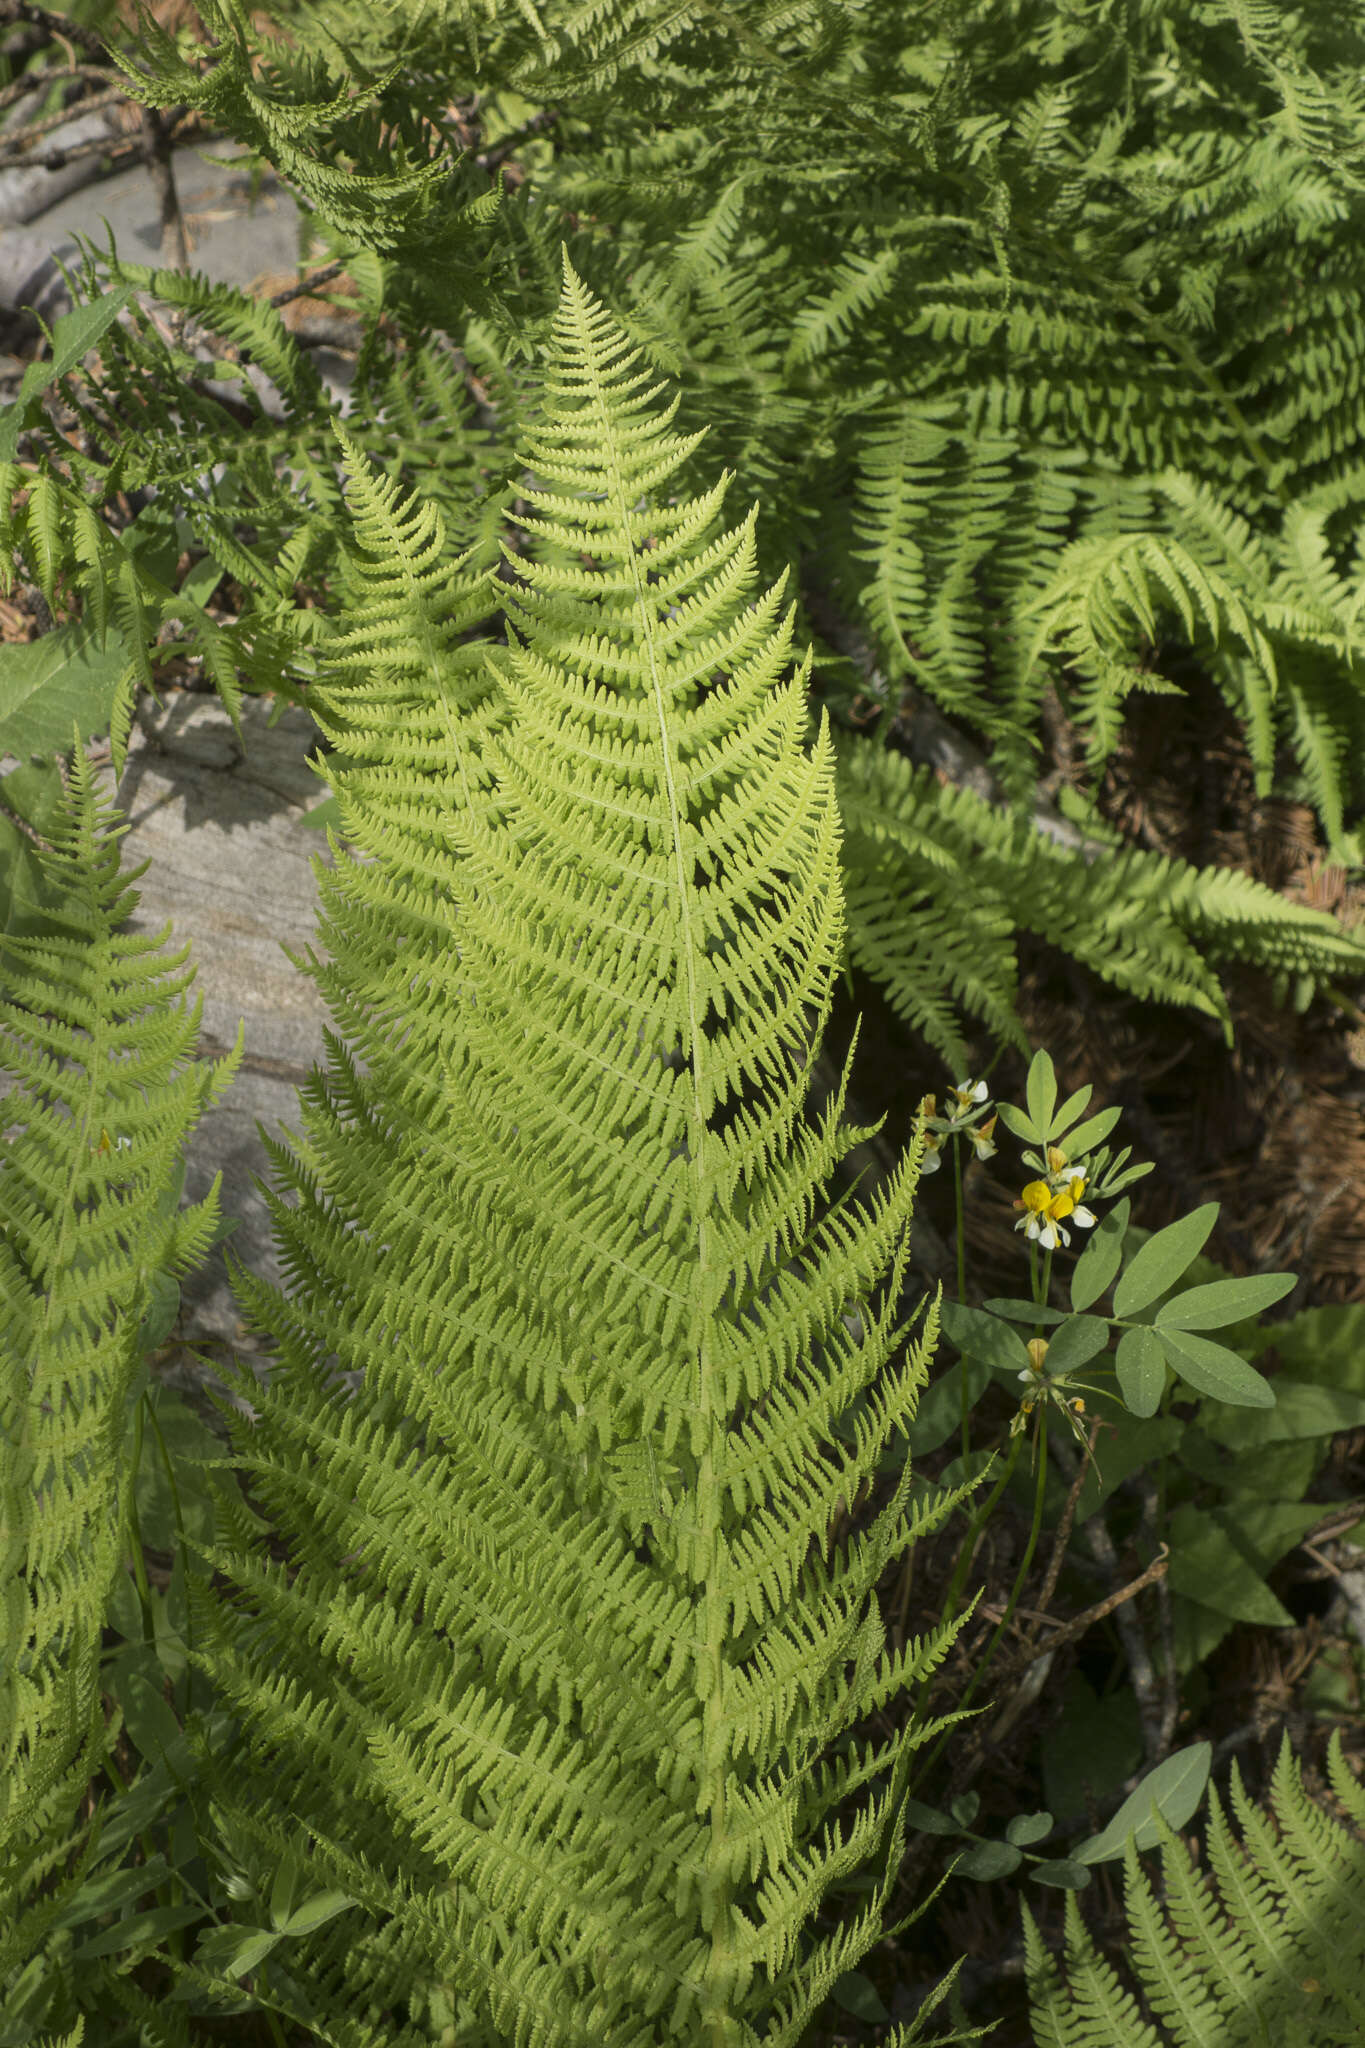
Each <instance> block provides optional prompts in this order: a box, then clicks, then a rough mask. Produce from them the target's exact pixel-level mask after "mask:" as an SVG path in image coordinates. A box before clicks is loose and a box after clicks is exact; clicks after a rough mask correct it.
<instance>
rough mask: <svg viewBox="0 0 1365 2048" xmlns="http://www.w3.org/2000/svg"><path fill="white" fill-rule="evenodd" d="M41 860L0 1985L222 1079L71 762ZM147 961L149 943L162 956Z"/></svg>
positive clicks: (67, 1735) (3, 1334) (14, 1309)
mask: <svg viewBox="0 0 1365 2048" xmlns="http://www.w3.org/2000/svg"><path fill="white" fill-rule="evenodd" d="M50 830H51V843H52V850H51V851H50V853H48V854H47V855H46V856H45V857H44V865H45V867H46V869H47V871H48V873H49V876H50V878H51V879H52V881H53V882H54V884H55V885H57V887H58V888H59V890H60V905H61V907H60V910H59V912H58V913H57V915H56V918H55V922H56V924H57V926H58V930H57V931H56V932H55V933H54V934H53V935H52V936H48V937H43V938H24V937H17V936H14V935H10V936H8V937H6V938H4V939H3V940H0V954H2V955H3V963H4V974H5V989H6V992H5V996H4V999H3V1001H0V1032H3V1038H0V1061H2V1062H3V1066H4V1068H5V1071H6V1073H7V1074H8V1076H9V1077H10V1078H11V1083H12V1086H11V1090H10V1092H9V1093H8V1094H7V1095H6V1097H5V1122H6V1124H7V1126H8V1130H7V1133H6V1135H5V1138H4V1140H3V1145H2V1146H0V1356H2V1357H3V1360H4V1379H3V1388H2V1390H0V1401H2V1402H3V1414H0V1481H2V1483H3V1529H4V1552H3V1558H2V1559H0V1579H2V1582H3V1598H4V1608H5V1629H4V1643H5V1651H4V1665H3V1673H2V1674H0V1760H2V1762H3V1769H0V1982H3V1981H4V1979H5V1977H6V1974H7V1971H8V1970H9V1969H10V1968H12V1967H13V1965H14V1964H15V1962H16V1961H17V1960H19V1953H18V1951H17V1950H16V1949H15V1947H14V1946H13V1944H14V1943H15V1942H16V1941H19V1942H22V1940H23V1939H24V1938H25V1936H24V1927H23V1923H22V1922H21V1923H20V1924H19V1927H18V1929H17V1930H16V1925H15V1921H14V1917H13V1909H14V1907H15V1903H16V1901H17V1899H18V1898H19V1897H20V1896H21V1895H22V1891H23V1888H24V1885H25V1883H26V1881H31V1880H32V1877H33V1871H32V1869H31V1868H30V1867H29V1866H30V1865H32V1864H34V1863H35V1862H36V1861H37V1860H39V1857H40V1849H41V1847H42V1845H44V1844H50V1842H51V1841H53V1840H61V1839H63V1838H64V1834H65V1830H66V1829H67V1827H68V1825H69V1824H70V1822H71V1820H72V1819H73V1817H74V1814H75V1807H76V1802H77V1799H78V1798H79V1795H80V1793H81V1792H82V1791H83V1790H84V1788H85V1784H86V1781H87V1778H88V1775H89V1772H90V1769H91V1767H92V1764H94V1763H96V1762H97V1761H98V1755H99V1745H100V1742H101V1740H102V1736H103V1717H102V1714H101V1709H100V1699H99V1685H98V1675H99V1654H100V1632H101V1628H102V1626H103V1621H104V1609H105V1603H106V1600H107V1598H108V1595H109V1592H110V1589H111V1587H112V1584H113V1580H114V1576H115V1574H116V1572H117V1571H118V1568H119V1565H120V1563H121V1562H122V1559H123V1540H124V1526H123V1506H124V1488H125V1478H126V1473H125V1463H124V1456H125V1454H124V1438H125V1430H126V1425H127V1421H128V1397H129V1393H130V1390H131V1388H132V1385H133V1379H134V1374H135V1372H136V1370H137V1367H138V1365H139V1364H140V1362H141V1350H140V1346H139V1343H138V1326H139V1323H140V1322H141V1320H142V1316H143V1313H144V1310H145V1308H146V1305H147V1300H148V1289H149V1286H150V1283H151V1280H152V1278H153V1276H154V1275H155V1274H156V1273H157V1272H158V1271H159V1270H168V1271H171V1272H180V1271H183V1270H184V1269H185V1268H187V1267H188V1266H190V1265H192V1264H193V1263H194V1262H195V1260H197V1259H198V1258H200V1257H202V1255H203V1253H204V1251H205V1250H206V1249H207V1246H208V1243H209V1241H210V1239H211V1236H212V1232H213V1226H214V1223H215V1220H216V1217H217V1206H218V1182H217V1181H215V1182H214V1185H213V1187H212V1189H211V1190H210V1192H209V1193H208V1195H206V1196H205V1197H204V1199H203V1200H202V1201H201V1202H198V1203H196V1204H194V1205H193V1206H192V1207H190V1208H187V1209H185V1210H183V1211H181V1212H179V1213H177V1209H176V1200H177V1195H176V1189H177V1176H176V1163H177V1159H178V1157H179V1154H180V1151H181V1148H182V1146H183V1144H184V1141H185V1138H186V1136H187V1135H188V1133H189V1131H190V1129H191V1128H192V1126H193V1125H194V1123H195V1122H196V1121H197V1120H198V1118H199V1117H200V1116H201V1115H202V1114H203V1112H204V1111H205V1109H207V1108H208V1107H209V1106H210V1105H211V1103H212V1102H213V1101H214V1100H215V1099H216V1097H217V1096H218V1095H219V1094H220V1093H221V1092H222V1090H223V1088H224V1087H225V1086H226V1085H227V1082H228V1080H229V1079H230V1077H231V1074H232V1071H233V1069H234V1067H235V1065H236V1060H237V1058H238V1057H239V1056H240V1044H239V1045H238V1047H237V1049H236V1051H235V1052H234V1053H232V1054H230V1055H229V1056H228V1057H227V1058H225V1059H223V1060H220V1061H217V1062H214V1063H209V1062H200V1061H197V1060H196V1059H195V1058H194V1048H195V1040H196V1035H197V1027H198V1017H199V1011H198V1006H197V1005H196V1006H195V1007H194V1008H193V1009H191V1008H190V1007H189V1006H188V1004H187V1003H186V1001H185V996H186V992H187V990H188V988H189V985H190V982H191V981H192V979H193V970H192V969H188V968H186V966H185V959H186V952H187V949H182V950H181V951H180V952H178V953H175V954H169V955H168V954H166V953H165V952H164V951H162V950H161V945H162V940H158V939H147V938H141V937H132V936H129V935H127V934H125V933H123V932H121V930H120V926H121V925H122V924H123V922H124V920H125V918H126V917H127V915H128V913H129V911H130V910H131V909H132V907H133V905H134V904H135V902H136V897H135V895H134V893H133V890H132V888H131V883H132V882H133V881H135V880H136V878H137V873H140V872H141V870H138V871H136V873H134V874H132V875H129V876H123V875H121V874H120V872H119V864H118V850H117V841H118V838H119V836H120V831H121V827H120V826H119V824H118V822H117V820H116V816H115V814H114V812H113V810H112V806H111V805H110V804H109V803H107V802H106V801H105V800H103V799H102V798H101V797H100V796H99V795H98V793H97V792H96V789H95V785H94V780H93V774H92V771H91V769H90V767H89V765H88V763H87V762H86V759H85V756H84V753H83V751H82V749H81V748H80V746H79V745H77V747H76V748H75V751H74V754H73V765H72V769H71V784H70V791H69V795H68V799H67V801H66V803H65V804H64V805H63V807H62V811H61V813H60V814H59V816H58V818H57V819H56V821H55V823H54V824H53V826H52V827H51V828H50ZM162 939H163V940H164V934H163V935H162Z"/></svg>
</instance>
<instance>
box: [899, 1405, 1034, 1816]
mask: <svg viewBox="0 0 1365 2048" xmlns="http://www.w3.org/2000/svg"><path fill="white" fill-rule="evenodd" d="M1038 1434H1039V1452H1038V1468H1037V1469H1038V1476H1037V1482H1036V1484H1035V1486H1034V1490H1033V1521H1032V1524H1031V1526H1030V1528H1029V1537H1028V1542H1027V1544H1026V1545H1025V1546H1024V1555H1023V1557H1022V1558H1021V1559H1020V1562H1019V1569H1018V1571H1017V1572H1016V1573H1015V1575H1014V1584H1013V1585H1012V1586H1011V1588H1010V1596H1009V1599H1008V1600H1007V1601H1006V1603H1005V1611H1004V1613H1003V1614H1002V1615H1001V1617H1000V1619H999V1621H998V1622H997V1623H996V1626H995V1630H994V1633H993V1634H992V1636H991V1639H990V1641H989V1642H988V1643H987V1645H986V1648H985V1651H984V1653H983V1655H982V1657H981V1660H980V1662H979V1663H978V1664H977V1667H976V1669H975V1671H974V1672H973V1673H972V1676H971V1679H970V1681H969V1683H968V1685H967V1689H966V1691H965V1692H964V1693H963V1695H962V1697H961V1699H960V1700H959V1701H958V1702H957V1705H956V1708H955V1710H954V1711H955V1712H958V1713H961V1712H962V1711H964V1709H966V1708H967V1707H968V1706H970V1705H971V1701H972V1696H973V1694H974V1693H975V1692H976V1689H977V1687H978V1686H979V1685H980V1683H981V1680H982V1678H983V1677H984V1676H985V1673H986V1671H987V1669H988V1667H989V1665H990V1661H991V1659H992V1657H994V1655H995V1653H996V1651H997V1649H998V1648H999V1647H1000V1638H1001V1637H1002V1636H1003V1635H1004V1633H1005V1630H1006V1629H1007V1628H1008V1627H1009V1625H1010V1621H1011V1618H1012V1617H1013V1614H1014V1610H1015V1608H1016V1607H1017V1606H1018V1605H1019V1595H1020V1594H1021V1593H1022V1592H1023V1590H1024V1581H1025V1580H1026V1579H1027V1577H1028V1575H1029V1570H1030V1567H1031V1566H1032V1564H1033V1555H1034V1552H1035V1551H1036V1550H1037V1548H1038V1537H1039V1535H1040V1533H1041V1531H1042V1526H1043V1500H1044V1497H1045V1495H1046V1491H1047V1423H1046V1420H1045V1419H1044V1420H1042V1421H1041V1427H1040V1429H1039V1432H1038ZM1022 1442H1023V1438H1022V1437H1016V1438H1015V1439H1014V1442H1013V1444H1012V1445H1011V1447H1010V1459H1009V1463H1008V1464H1007V1466H1006V1467H1005V1470H1004V1472H1003V1473H1002V1474H1001V1477H1000V1481H999V1483H998V1485H997V1486H996V1487H995V1489H994V1491H993V1492H992V1494H991V1498H990V1500H989V1502H988V1503H987V1507H988V1509H993V1508H994V1506H995V1503H996V1502H997V1501H998V1500H999V1498H1000V1495H1001V1493H1002V1492H1003V1491H1004V1488H1005V1484H1006V1482H1007V1481H1008V1479H1009V1476H1010V1473H1011V1472H1012V1471H1013V1469H1014V1465H1015V1460H1016V1458H1017V1456H1018V1451H1019V1446H1020V1444H1021V1443H1022ZM963 1555H964V1556H968V1557H970V1551H969V1550H968V1549H967V1547H966V1546H965V1545H964V1547H963ZM949 1611H950V1612H951V1609H950V1610H949ZM952 1734H953V1730H952V1729H951V1728H945V1729H944V1731H943V1733H942V1735H940V1737H939V1739H938V1741H937V1742H936V1743H935V1744H934V1746H933V1748H932V1749H931V1750H930V1751H929V1754H928V1756H927V1757H926V1758H925V1760H924V1765H923V1771H922V1772H921V1773H920V1774H919V1775H926V1774H927V1773H928V1772H929V1771H931V1770H932V1769H933V1767H934V1765H935V1764H936V1763H937V1762H938V1759H939V1757H940V1756H941V1755H942V1753H943V1750H944V1748H945V1746H946V1745H947V1743H948V1741H949V1739H950V1737H951V1736H952Z"/></svg>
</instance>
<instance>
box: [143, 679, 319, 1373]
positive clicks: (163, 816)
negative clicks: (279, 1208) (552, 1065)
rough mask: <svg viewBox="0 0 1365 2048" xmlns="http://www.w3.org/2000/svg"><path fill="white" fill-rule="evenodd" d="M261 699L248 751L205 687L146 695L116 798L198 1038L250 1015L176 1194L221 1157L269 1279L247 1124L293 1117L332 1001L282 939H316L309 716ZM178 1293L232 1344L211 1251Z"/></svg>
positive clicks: (275, 1275)
mask: <svg viewBox="0 0 1365 2048" xmlns="http://www.w3.org/2000/svg"><path fill="white" fill-rule="evenodd" d="M270 708H271V707H270V706H269V705H268V704H266V703H264V702H263V701H261V700H260V699H250V700H248V702H247V703H246V704H245V705H244V706H243V710H242V727H243V731H244V733H245V735H246V739H247V750H246V753H245V755H243V753H242V750H241V748H240V747H239V746H238V744H237V740H236V736H235V735H234V733H233V731H232V727H231V724H230V722H229V720H228V718H227V714H226V713H225V712H224V710H223V708H222V706H221V705H220V704H219V703H218V702H217V700H216V699H214V698H208V697H199V696H191V695H188V694H178V695H175V696H172V697H170V698H168V699H167V701H166V705H165V707H164V709H162V710H161V711H159V712H158V711H156V710H155V709H154V708H152V707H149V706H143V707H140V718H139V726H140V731H137V732H135V733H134V736H133V741H132V744H131V745H130V747H129V757H128V763H127V767H126V769H125V771H124V776H123V780H122V782H121V784H120V786H119V803H120V806H121V807H122V808H123V809H124V810H125V811H126V812H127V814H128V818H129V830H128V833H127V836H126V838H125V839H124V841H123V846H122V858H123V864H124V866H125V867H130V866H134V865H136V864H137V863H139V862H140V861H143V860H147V859H150V861H151V863H152V865H151V867H150V868H149V869H148V871H147V873H146V874H145V875H144V876H143V877H142V879H141V881H140V882H139V883H138V885H137V886H138V889H139V891H140V894H141V902H140V904H139V906H138V910H137V913H136V915H135V917H134V919H133V920H132V924H131V926H130V929H132V930H135V931H143V932H149V933H151V932H158V931H160V930H161V928H162V927H163V926H164V925H165V924H166V923H167V922H168V921H170V922H171V923H172V924H173V926H174V937H175V940H176V942H177V943H183V942H184V941H185V940H189V941H190V942H191V944H192V946H193V949H194V950H193V956H192V957H193V959H194V962H195V964H196V966H197V968H198V979H197V981H196V984H195V989H196V993H198V994H199V995H201V996H202V997H203V1002H204V1011H203V1021H202V1025H201V1041H202V1045H203V1049H204V1051H205V1052H208V1053H212V1052H221V1051H224V1050H226V1048H227V1047H228V1046H230V1045H231V1044H232V1042H233V1040H234V1039H235V1037H236V1035H237V1025H238V1020H239V1019H244V1020H245V1026H246V1051H245V1055H244V1058H243V1060H242V1064H241V1066H240V1068H239V1069H238V1073H237V1078H236V1080H235V1081H234V1082H233V1084H232V1087H231V1088H230V1089H229V1090H228V1092H227V1094H226V1096H225V1097H224V1098H223V1099H222V1101H221V1102H220V1103H219V1105H218V1107H217V1108H216V1109H214V1110H212V1111H210V1113H209V1114H208V1116H206V1117H205V1118H204V1120H203V1122H202V1123H201V1124H200V1125H199V1126H198V1127H197V1129H196V1130H195V1132H194V1134H193V1136H192V1138H191V1140H190V1145H189V1153H188V1164H187V1173H186V1194H187V1196H188V1197H189V1198H190V1199H197V1198H198V1197H199V1196H200V1195H202V1194H203V1193H204V1192H205V1191H206V1190H207V1188H208V1186H209V1184H210V1182H211V1181H212V1179H213V1176H214V1174H215V1173H216V1172H217V1171H218V1170H219V1169H220V1168H221V1169H222V1173H223V1187H222V1192H221V1198H220V1199H221V1205H222V1211H223V1214H224V1215H225V1216H236V1217H238V1218H240V1222H239V1225H238V1228H237V1230H236V1232H235V1233H234V1235H233V1237H232V1239H231V1249H232V1251H233V1252H234V1253H235V1254H236V1256H237V1257H239V1258H240V1259H241V1260H242V1261H243V1263H244V1264H245V1265H247V1266H248V1267H250V1268H251V1270H252V1271H253V1272H255V1273H258V1274H260V1275H261V1276H262V1277H264V1278H268V1279H271V1280H273V1281H275V1282H276V1283H278V1280H279V1269H278V1266H277V1264H276V1262H275V1258H274V1254H273V1250H272V1246H271V1239H270V1228H269V1219H268V1212H267V1210H266V1206H265V1202H264V1199H263V1198H262V1196H261V1194H260V1192H259V1190H258V1188H257V1187H256V1185H255V1178H256V1176H257V1175H260V1176H261V1177H263V1178H264V1177H267V1167H268V1162H267V1159H266V1154H265V1148H264V1146H263V1145H262V1143H261V1140H260V1136H259V1134H258V1132H257V1128H256V1124H257V1119H258V1118H259V1119H260V1121H261V1122H262V1123H264V1124H265V1125H266V1126H267V1127H268V1128H269V1129H271V1130H272V1131H278V1130H279V1128H280V1126H281V1124H290V1125H294V1126H297V1123H298V1116H297V1099H296V1090H297V1088H298V1086H299V1083H300V1082H301V1081H303V1080H304V1079H306V1077H307V1074H308V1071H309V1068H310V1066H311V1065H312V1063H313V1062H314V1061H315V1060H317V1059H319V1058H320V1057H321V1053H322V1027H323V1023H324V1021H325V1019H326V1015H327V1013H326V1008H325V1006H324V1004H323V1002H322V999H321V997H320V996H319V994H318V992H317V989H316V987H315V985H314V983H313V982H312V981H311V980H310V979H309V978H308V977H307V976H305V975H303V974H300V973H299V972H298V971H297V969H296V968H294V967H293V966H292V965H291V964H290V962H289V960H288V959H287V958H286V957H285V954H284V952H283V950H282V948H283V946H284V945H288V946H290V947H291V948H293V949H294V950H296V951H301V950H302V949H303V948H305V947H306V946H307V945H308V944H309V943H310V942H312V940H313V937H314V918H315V902H316V887H315V883H314V879H313V872H312V866H311V857H312V856H313V855H314V854H319V853H320V854H323V855H325V854H326V850H327V848H326V839H325V837H324V836H323V835H322V834H320V833H317V832H315V831H313V830H311V829H310V828H308V827H306V826H304V825H303V824H302V823H301V822H300V821H301V820H302V818H303V815H304V813H305V812H306V811H308V810H311V809H312V808H313V807H314V806H315V805H316V804H319V803H321V802H322V800H323V799H324V797H325V796H326V794H327V792H326V787H325V785H324V784H323V783H322V782H321V781H320V780H319V779H318V777H317V776H316V775H314V773H313V772H312V770H311V769H310V768H309V767H308V765H307V762H306V759H305V756H306V754H307V753H308V751H309V749H310V747H311V746H312V745H313V743H314V738H315V735H314V731H313V725H312V721H311V720H310V719H309V718H308V717H307V715H306V714H305V713H304V712H302V711H300V710H297V709H294V708H292V707H291V708H290V709H289V710H287V711H286V712H285V714H284V717H283V718H282V719H281V720H280V722H279V724H278V725H276V726H275V727H274V728H273V729H271V728H269V727H268V726H267V723H266V721H267V718H268V716H269V712H270ZM182 1298H183V1304H184V1305H183V1311H182V1322H181V1333H182V1336H183V1337H184V1339H185V1341H186V1342H188V1343H191V1344H198V1343H202V1342H205V1341H210V1342H211V1341H212V1340H217V1341H218V1342H221V1343H223V1344H225V1345H227V1346H228V1347H229V1348H235V1349H238V1350H240V1349H241V1348H242V1346H241V1341H240V1340H241V1338H242V1336H243V1334H244V1333H243V1332H242V1331H241V1330H240V1329H239V1312H238V1309H237V1305H236V1301H235V1298H234V1296H233V1295H232V1292H231V1290H230V1287H229V1285H228V1278H227V1269H226V1266H225V1264H224V1261H223V1258H222V1254H221V1252H220V1251H216V1252H215V1253H214V1254H213V1256H212V1258H211V1260H210V1261H209V1264H208V1266H207V1267H206V1268H205V1269H204V1270H202V1271H201V1272H199V1273H197V1274H195V1275H194V1276H193V1277H192V1278H190V1279H188V1280H187V1281H186V1282H185V1284H184V1287H183V1289H182ZM246 1348H248V1349H249V1348H250V1345H249V1343H248V1344H247V1347H246Z"/></svg>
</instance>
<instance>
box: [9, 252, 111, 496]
mask: <svg viewBox="0 0 1365 2048" xmlns="http://www.w3.org/2000/svg"><path fill="white" fill-rule="evenodd" d="M132 296H133V287H132V286H131V285H127V284H123V285H118V286H117V287H116V288H115V289H114V290H113V291H111V292H106V293H105V294H104V296H103V297H102V298H99V299H96V300H94V301H93V302H92V303H91V304H90V305H88V306H77V307H75V308H74V310H73V311H71V312H70V313H63V315H62V317H61V318H60V320H57V321H54V323H53V327H52V354H51V355H50V356H49V357H48V358H47V359H46V360H45V361H43V362H38V363H29V364H28V366H27V367H26V369H25V371H24V376H23V381H22V383H21V384H20V386H19V393H18V396H17V397H16V399H15V401H14V403H13V405H10V406H7V407H6V408H5V410H4V412H2V413H0V462H12V461H13V460H14V457H15V455H16V454H17V453H18V448H19V436H20V434H21V433H22V431H23V428H24V423H25V421H26V420H27V418H28V416H29V410H30V405H31V401H32V400H33V399H35V398H37V397H38V396H40V394H41V393H42V392H44V391H46V390H48V389H49V388H50V387H51V386H52V385H53V384H55V383H56V382H57V379H58V378H59V377H65V376H67V375H68V374H69V373H70V372H71V371H72V370H74V369H75V367H76V365H77V364H78V363H80V362H83V361H84V360H85V358H86V356H88V355H89V353H90V351H91V349H92V348H95V347H96V346H97V345H98V343H99V341H100V339H101V337H102V336H103V335H104V334H107V332H108V331H109V329H110V328H111V327H112V326H113V324H114V322H115V321H116V320H117V319H118V316H119V314H120V313H121V312H122V311H123V309H124V307H125V306H126V305H127V304H128V302H129V300H130V299H131V298H132Z"/></svg>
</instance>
